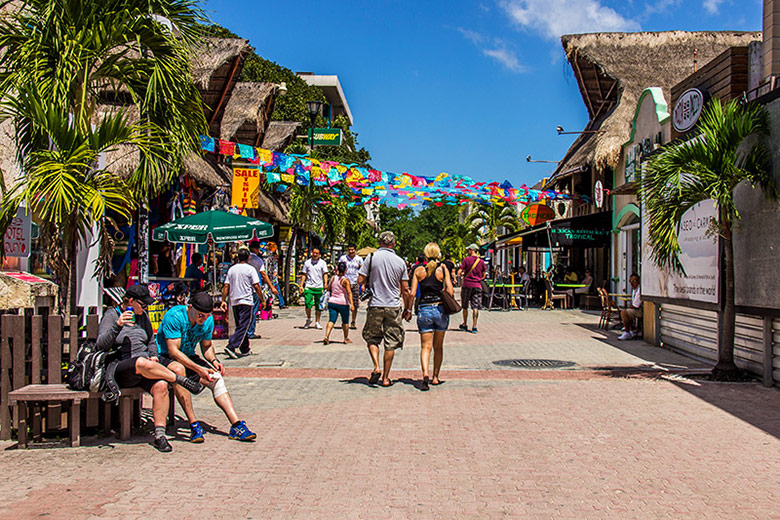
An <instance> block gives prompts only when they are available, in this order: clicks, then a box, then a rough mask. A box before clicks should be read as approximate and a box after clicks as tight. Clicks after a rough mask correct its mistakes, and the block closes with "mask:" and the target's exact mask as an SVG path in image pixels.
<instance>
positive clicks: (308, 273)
mask: <svg viewBox="0 0 780 520" xmlns="http://www.w3.org/2000/svg"><path fill="white" fill-rule="evenodd" d="M327 284H328V264H326V263H325V260H323V259H322V258H320V250H319V249H317V248H316V247H315V248H314V249H312V250H311V258H309V259H308V260H306V261H305V262H304V263H303V269H302V270H301V287H303V298H304V300H305V306H306V324H305V325H304V326H303V328H304V329H308V328H309V327H311V309H312V307H314V328H315V329H321V328H322V325H320V316H321V315H322V311H321V310H320V299H321V298H322V292H323V291H324V287H325V286H326V285H327Z"/></svg>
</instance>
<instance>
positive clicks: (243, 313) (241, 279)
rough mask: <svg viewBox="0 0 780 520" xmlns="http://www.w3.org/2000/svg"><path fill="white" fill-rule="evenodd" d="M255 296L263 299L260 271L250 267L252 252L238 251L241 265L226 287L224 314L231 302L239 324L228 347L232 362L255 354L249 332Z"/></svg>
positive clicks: (226, 349) (226, 348) (243, 249)
mask: <svg viewBox="0 0 780 520" xmlns="http://www.w3.org/2000/svg"><path fill="white" fill-rule="evenodd" d="M253 293H255V294H256V295H257V296H258V297H262V296H263V292H262V289H261V288H260V277H259V276H258V275H257V270H256V269H255V268H254V267H253V266H251V265H250V264H249V249H247V248H246V247H242V248H240V249H239V250H238V263H237V264H236V265H234V266H233V267H231V268H230V269H229V270H228V274H227V279H226V280H225V285H223V286H222V306H223V310H225V311H227V302H228V301H230V307H231V308H232V309H233V319H234V320H235V324H236V328H235V331H234V332H233V334H232V335H231V336H230V338H229V339H228V344H227V347H225V354H226V355H227V356H228V357H230V358H232V359H238V358H239V357H243V356H248V355H249V354H250V353H251V350H250V349H249V336H248V335H247V331H248V330H249V325H250V323H252V306H253V305H254V301H253V299H252V294H253Z"/></svg>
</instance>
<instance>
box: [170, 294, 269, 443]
mask: <svg viewBox="0 0 780 520" xmlns="http://www.w3.org/2000/svg"><path fill="white" fill-rule="evenodd" d="M213 310H214V300H213V299H212V298H211V296H210V295H209V294H208V293H206V292H197V293H195V294H193V295H192V297H191V298H190V304H189V305H177V306H176V307H173V308H172V309H170V310H169V311H168V312H166V313H165V316H164V317H163V320H162V323H161V324H160V330H158V331H157V348H158V349H159V351H160V362H161V363H162V364H164V365H165V366H167V367H168V368H170V369H171V370H172V371H174V372H175V373H177V374H179V375H180V376H184V375H188V376H199V377H200V381H201V383H203V384H204V385H205V386H207V387H208V388H209V389H210V390H211V393H212V394H214V402H216V403H217V405H218V406H219V407H220V408H221V409H222V411H223V412H225V415H226V416H227V418H228V420H229V421H230V424H231V426H230V434H229V435H228V436H229V437H230V438H231V439H235V440H239V441H252V440H254V439H255V437H256V435H255V434H254V433H252V432H251V431H250V430H249V428H247V426H246V423H245V422H244V421H241V420H239V418H238V414H237V413H236V409H235V408H234V407H233V400H232V399H231V398H230V394H228V391H227V388H226V387H225V380H224V378H223V377H222V376H223V375H224V374H225V367H224V366H223V365H222V363H220V362H219V361H217V356H216V353H215V352H214V346H213V345H212V343H211V335H212V333H213V332H214V318H213V317H212V316H211V313H212V311H213ZM198 344H200V350H201V353H202V354H203V358H201V357H200V356H198V355H197V354H196V353H195V347H196V346H197V345H198ZM204 358H205V359H204ZM175 392H176V398H177V399H178V400H179V403H180V404H181V406H182V408H184V413H185V414H186V415H187V420H189V422H190V441H191V442H203V440H204V439H203V427H202V426H201V425H200V423H199V422H198V420H197V419H196V418H195V411H194V410H193V408H192V397H191V396H190V394H189V393H188V392H184V391H183V390H182V389H181V388H179V387H176V388H175Z"/></svg>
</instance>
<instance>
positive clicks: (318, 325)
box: [314, 321, 322, 330]
mask: <svg viewBox="0 0 780 520" xmlns="http://www.w3.org/2000/svg"><path fill="white" fill-rule="evenodd" d="M314 328H315V329H317V330H322V325H320V322H319V321H315V322H314Z"/></svg>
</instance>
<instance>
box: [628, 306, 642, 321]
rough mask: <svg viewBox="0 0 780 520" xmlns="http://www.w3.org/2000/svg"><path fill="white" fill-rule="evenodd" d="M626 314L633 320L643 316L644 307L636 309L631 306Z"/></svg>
mask: <svg viewBox="0 0 780 520" xmlns="http://www.w3.org/2000/svg"><path fill="white" fill-rule="evenodd" d="M626 315H628V317H629V318H631V319H632V320H633V319H634V318H641V317H642V309H634V308H633V307H629V308H628V309H626Z"/></svg>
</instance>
